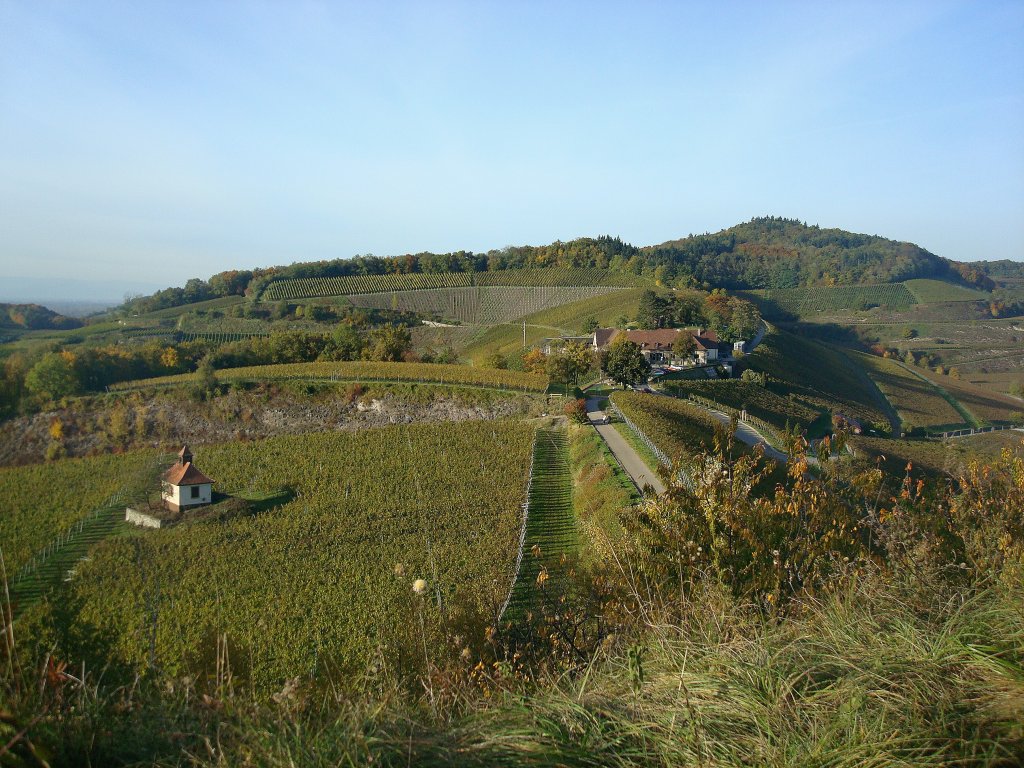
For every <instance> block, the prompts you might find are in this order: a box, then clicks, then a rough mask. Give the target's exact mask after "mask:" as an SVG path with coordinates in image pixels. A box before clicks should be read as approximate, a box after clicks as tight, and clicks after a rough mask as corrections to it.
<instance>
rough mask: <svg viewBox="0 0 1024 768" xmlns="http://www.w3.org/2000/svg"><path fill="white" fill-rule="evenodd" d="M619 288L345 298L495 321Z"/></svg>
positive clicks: (475, 322) (504, 288)
mask: <svg viewBox="0 0 1024 768" xmlns="http://www.w3.org/2000/svg"><path fill="white" fill-rule="evenodd" d="M619 290H621V289H619V288H609V287H603V286H579V287H569V286H539V287H514V286H489V287H477V288H444V289H438V290H432V291H399V292H393V293H372V294H359V295H352V296H349V297H348V298H349V301H351V302H352V304H353V305H354V306H357V307H365V308H374V309H398V310H401V311H404V312H415V313H417V314H420V315H426V316H429V317H435V318H438V319H441V320H449V321H452V320H454V321H456V322H459V323H464V324H468V325H495V324H498V323H507V322H510V321H513V320H518V319H520V318H522V317H524V316H526V315H532V314H534V313H535V312H540V311H543V310H545V309H550V308H552V307H557V306H561V305H563V304H569V303H571V302H575V301H580V300H581V299H588V298H591V297H594V296H603V295H604V294H607V293H611V292H613V291H619Z"/></svg>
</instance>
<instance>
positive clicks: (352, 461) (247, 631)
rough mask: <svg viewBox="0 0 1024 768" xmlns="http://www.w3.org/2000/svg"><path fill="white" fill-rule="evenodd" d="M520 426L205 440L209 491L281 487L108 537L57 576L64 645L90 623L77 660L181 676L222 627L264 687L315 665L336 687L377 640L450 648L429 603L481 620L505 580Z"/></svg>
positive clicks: (464, 620) (420, 652) (524, 442)
mask: <svg viewBox="0 0 1024 768" xmlns="http://www.w3.org/2000/svg"><path fill="white" fill-rule="evenodd" d="M533 434H534V427H533V426H532V425H530V424H527V423H523V422H518V423H516V422H490V421H489V422H466V423H459V424H451V423H444V424H433V425H408V426H396V427H387V428H383V429H376V430H367V431H363V432H357V433H337V432H335V433H311V434H304V435H296V436H286V437H277V438H271V439H268V440H262V441H254V442H251V443H230V444H224V445H216V446H204V447H201V448H199V449H198V450H197V451H196V461H197V463H198V465H199V466H201V467H202V469H203V471H204V472H205V473H207V474H208V475H210V476H211V477H213V478H214V479H215V481H216V483H217V484H216V488H217V489H219V490H221V491H226V490H233V489H234V490H237V491H240V492H244V493H245V494H253V493H260V492H262V493H272V492H274V491H276V490H278V489H282V488H287V489H290V496H289V498H291V500H290V501H288V502H286V503H284V504H283V505H282V506H280V507H277V508H274V509H271V510H269V511H264V512H261V513H259V514H242V515H240V516H238V517H235V518H233V519H228V520H226V521H219V522H215V521H210V522H198V521H197V522H191V523H184V524H181V525H179V526H176V527H173V528H169V529H161V530H158V531H153V530H147V531H141V530H140V531H139V532H138V533H136V534H134V535H130V536H121V537H117V538H113V539H109V540H107V541H106V542H104V543H103V544H102V545H100V546H99V547H97V548H95V549H94V550H93V551H92V552H91V557H90V559H89V561H88V562H83V563H81V564H80V565H79V567H78V573H77V576H76V577H75V578H74V579H73V580H72V581H71V582H70V583H69V584H68V585H67V588H68V589H70V591H71V597H70V602H69V605H73V606H76V610H75V611H74V614H73V616H70V617H67V619H66V622H67V623H66V624H65V626H66V627H67V629H68V630H69V637H67V638H66V642H67V643H69V644H70V645H71V647H74V645H73V644H74V639H73V635H75V634H76V633H77V631H78V630H80V629H83V628H86V627H87V628H89V630H90V633H91V634H92V636H93V638H94V639H95V640H96V641H97V642H98V639H99V638H103V641H102V646H103V647H102V648H97V647H95V646H94V647H92V648H91V649H88V648H76V649H75V651H76V653H77V654H78V655H76V658H86V657H88V658H90V663H97V664H99V665H100V666H101V667H102V666H103V665H105V664H111V663H112V664H114V665H115V667H116V666H117V665H121V666H122V667H123V668H126V669H128V670H131V669H140V670H142V669H145V668H147V667H149V666H151V665H153V664H155V665H157V666H158V667H159V668H160V669H161V670H162V671H163V672H164V673H166V674H168V675H170V676H172V677H177V676H180V675H183V674H186V673H191V674H198V675H200V676H203V675H206V674H210V673H212V672H213V669H214V659H213V657H214V653H215V651H216V648H217V638H218V637H219V638H221V642H222V643H223V642H224V638H225V637H226V643H227V646H228V648H229V649H230V655H231V663H232V665H233V669H234V674H235V676H236V678H238V679H248V680H249V681H250V682H251V683H252V684H253V686H254V687H255V688H257V689H261V690H275V689H279V688H280V685H281V684H282V683H283V682H284V681H285V680H286V679H290V678H292V677H294V676H296V675H307V674H311V673H317V672H320V671H322V672H324V673H325V674H327V675H328V676H330V677H331V678H332V679H335V680H336V681H337V682H338V684H340V685H346V684H345V683H344V682H343V681H344V680H345V679H346V676H347V675H348V674H349V673H355V672H362V671H363V670H365V668H366V665H367V663H368V662H369V661H370V659H371V658H374V655H375V654H376V653H377V652H378V651H381V652H386V654H387V657H388V659H389V663H391V664H394V665H397V666H398V667H399V668H402V669H420V668H422V667H423V666H424V664H425V663H427V660H426V659H425V658H424V656H425V654H426V655H428V656H429V655H430V654H435V655H436V656H435V657H436V658H437V659H438V660H440V659H441V656H443V655H444V654H445V653H446V652H447V651H446V650H445V647H444V639H443V636H442V635H440V634H438V633H439V630H438V619H439V618H440V617H441V616H442V615H446V614H447V612H448V611H450V610H456V608H458V610H459V612H460V613H459V618H455V617H453V616H450V615H449V616H448V621H449V622H450V624H449V626H451V623H455V624H458V623H461V624H463V625H465V626H466V628H467V630H468V629H469V628H472V627H476V629H473V631H474V632H475V631H482V626H483V625H485V624H486V623H487V622H488V621H493V619H494V613H495V611H496V607H497V606H498V605H499V604H500V603H501V601H502V600H503V599H504V596H505V594H506V593H507V592H508V590H509V588H510V586H511V582H512V566H513V564H514V561H515V556H516V550H517V545H518V539H519V531H520V525H521V517H520V507H521V504H522V503H523V501H524V495H525V490H526V480H527V467H528V466H529V452H530V447H531V445H532V442H533ZM419 578H422V579H424V580H425V581H426V584H427V587H426V590H425V592H424V594H422V595H417V594H415V593H414V591H413V582H414V580H416V579H419ZM72 628H74V632H70V630H71V629H72ZM143 638H145V639H143ZM456 651H457V649H456ZM97 657H98V658H97Z"/></svg>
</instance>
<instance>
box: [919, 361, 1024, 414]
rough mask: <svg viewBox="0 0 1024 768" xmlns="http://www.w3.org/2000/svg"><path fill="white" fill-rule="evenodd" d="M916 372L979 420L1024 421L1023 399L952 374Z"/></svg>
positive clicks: (925, 370)
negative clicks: (1021, 415) (976, 384)
mask: <svg viewBox="0 0 1024 768" xmlns="http://www.w3.org/2000/svg"><path fill="white" fill-rule="evenodd" d="M915 372H916V373H917V374H918V375H919V376H923V377H924V378H926V379H927V380H928V381H930V382H932V384H934V385H935V386H936V387H939V388H941V389H943V390H945V392H946V394H947V395H948V396H949V397H950V398H953V399H954V400H955V401H956V402H957V403H959V405H960V407H962V408H964V409H965V410H966V411H968V413H970V414H971V415H972V416H974V417H976V419H977V420H979V421H986V422H990V423H1007V422H1013V423H1016V424H1020V423H1022V421H1024V420H1022V419H1021V417H1020V414H1021V413H1022V412H1024V401H1022V400H1018V399H1017V398H1014V397H1010V396H1009V395H1002V394H999V393H997V392H993V391H991V390H989V389H985V388H983V387H978V386H975V385H974V384H970V383H969V382H966V381H959V380H957V379H954V378H952V377H951V376H940V375H939V374H937V373H934V372H933V371H929V370H927V369H921V370H920V371H916V370H915ZM1015 414H1016V415H1015Z"/></svg>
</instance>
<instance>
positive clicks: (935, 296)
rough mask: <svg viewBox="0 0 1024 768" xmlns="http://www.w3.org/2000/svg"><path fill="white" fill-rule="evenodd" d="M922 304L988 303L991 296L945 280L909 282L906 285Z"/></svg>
mask: <svg viewBox="0 0 1024 768" xmlns="http://www.w3.org/2000/svg"><path fill="white" fill-rule="evenodd" d="M904 285H905V286H907V289H908V290H909V291H910V292H911V293H912V294H913V295H914V298H915V299H917V301H918V303H920V304H934V303H937V302H946V301H987V300H988V298H989V294H987V293H985V292H984V291H979V290H975V289H973V288H964V287H963V286H962V285H954V284H953V283H947V282H945V281H943V280H925V279H920V280H907V281H906V282H905V283H904Z"/></svg>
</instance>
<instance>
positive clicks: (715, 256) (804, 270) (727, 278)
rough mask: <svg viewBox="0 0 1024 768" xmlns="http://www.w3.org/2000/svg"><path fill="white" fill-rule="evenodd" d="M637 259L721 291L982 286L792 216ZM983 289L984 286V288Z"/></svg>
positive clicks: (648, 251) (975, 277) (968, 271)
mask: <svg viewBox="0 0 1024 768" xmlns="http://www.w3.org/2000/svg"><path fill="white" fill-rule="evenodd" d="M643 254H644V259H645V261H650V262H653V263H655V264H661V265H665V266H666V267H668V268H669V269H671V270H672V271H674V272H677V273H689V274H691V275H693V277H694V279H695V280H696V281H697V282H698V283H707V284H709V285H712V286H716V287H717V286H721V287H725V288H793V287H796V286H800V285H809V284H811V285H829V284H854V283H892V282H900V281H902V280H909V279H911V278H915V277H937V278H943V277H944V278H954V279H957V280H964V281H966V282H969V283H972V284H976V285H977V284H981V283H984V281H985V277H984V273H983V272H981V271H979V270H973V269H972V268H971V265H959V264H955V263H953V262H950V261H949V260H947V259H944V258H941V257H939V256H936V255H935V254H934V253H930V252H928V251H926V250H924V249H923V248H920V247H918V246H916V245H914V244H913V243H901V242H897V241H895V240H888V239H886V238H884V237H878V236H877V235H861V234H855V233H853V232H846V231H844V230H841V229H822V228H821V227H819V226H817V225H811V226H808V225H807V224H805V223H802V222H800V221H798V220H796V219H784V218H779V217H774V216H771V217H763V218H756V219H751V220H750V221H748V222H745V223H743V224H738V225H736V226H734V227H730V228H729V229H725V230H722V231H721V232H717V233H715V234H703V235H691V236H689V237H686V238H683V239H681V240H670V241H669V242H667V243H662V244H661V245H655V246H649V247H647V248H644V249H643ZM989 287H990V286H989Z"/></svg>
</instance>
